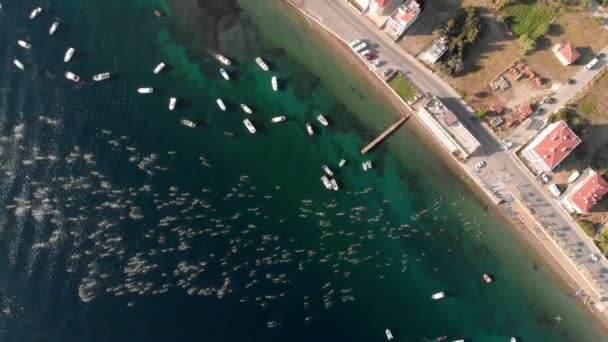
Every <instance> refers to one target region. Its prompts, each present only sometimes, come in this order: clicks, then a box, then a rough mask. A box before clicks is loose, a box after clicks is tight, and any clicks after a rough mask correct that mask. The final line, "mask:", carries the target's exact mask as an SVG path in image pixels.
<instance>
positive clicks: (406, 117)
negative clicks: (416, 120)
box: [361, 113, 412, 154]
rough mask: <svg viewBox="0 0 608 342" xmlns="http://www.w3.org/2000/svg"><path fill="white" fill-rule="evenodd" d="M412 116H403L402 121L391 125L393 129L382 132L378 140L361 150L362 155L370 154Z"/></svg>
mask: <svg viewBox="0 0 608 342" xmlns="http://www.w3.org/2000/svg"><path fill="white" fill-rule="evenodd" d="M410 116H412V114H411V113H410V114H407V115H406V116H403V117H402V118H401V119H399V120H398V121H397V122H395V123H394V124H392V125H391V127H389V128H387V129H386V130H385V131H384V132H382V134H380V135H379V136H378V137H377V138H376V139H374V140H373V141H372V142H370V143H369V144H367V146H365V147H364V148H363V149H362V150H361V154H366V153H367V152H369V151H370V150H371V149H373V148H374V147H376V145H378V144H379V143H380V142H381V141H382V140H384V138H386V137H388V136H389V135H390V134H391V133H393V132H394V131H395V130H396V129H397V128H399V126H401V124H403V123H404V122H406V121H407V119H409V118H410Z"/></svg>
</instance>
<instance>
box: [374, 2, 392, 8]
mask: <svg viewBox="0 0 608 342" xmlns="http://www.w3.org/2000/svg"><path fill="white" fill-rule="evenodd" d="M389 2H391V0H376V3H377V4H378V6H380V7H384V6H386V5H388V3H389Z"/></svg>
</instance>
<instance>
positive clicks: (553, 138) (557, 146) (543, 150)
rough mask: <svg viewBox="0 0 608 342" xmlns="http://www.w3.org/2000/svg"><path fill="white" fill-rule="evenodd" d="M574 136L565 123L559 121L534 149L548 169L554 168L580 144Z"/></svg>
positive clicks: (579, 140)
mask: <svg viewBox="0 0 608 342" xmlns="http://www.w3.org/2000/svg"><path fill="white" fill-rule="evenodd" d="M580 142H581V139H579V137H578V136H576V134H574V132H573V131H572V130H571V129H570V127H568V125H567V124H566V122H565V121H559V122H558V124H557V125H555V126H554V128H553V130H552V131H551V132H550V133H549V134H547V136H546V137H545V138H544V139H543V140H542V141H541V142H540V143H539V144H538V145H536V147H535V148H534V151H536V153H538V155H539V156H540V157H541V158H542V159H543V161H544V162H545V164H547V165H548V166H549V168H551V169H553V168H555V167H556V166H557V165H558V164H559V163H560V162H561V161H562V160H564V158H566V156H568V154H570V152H571V151H572V150H573V149H574V148H575V147H576V146H577V145H578V144H580Z"/></svg>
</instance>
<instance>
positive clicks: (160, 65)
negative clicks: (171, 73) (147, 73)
mask: <svg viewBox="0 0 608 342" xmlns="http://www.w3.org/2000/svg"><path fill="white" fill-rule="evenodd" d="M164 68H165V63H163V62H160V63H158V65H157V66H156V67H155V68H154V70H152V72H153V73H154V74H155V75H156V74H158V73H159V72H161V71H162V70H163V69H164Z"/></svg>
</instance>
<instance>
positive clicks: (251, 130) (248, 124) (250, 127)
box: [243, 119, 256, 134]
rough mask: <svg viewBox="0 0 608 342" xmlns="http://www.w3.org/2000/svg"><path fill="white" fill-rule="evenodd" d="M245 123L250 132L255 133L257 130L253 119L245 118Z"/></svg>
mask: <svg viewBox="0 0 608 342" xmlns="http://www.w3.org/2000/svg"><path fill="white" fill-rule="evenodd" d="M243 123H244V124H245V127H247V130H248V131H249V133H251V134H254V133H255V132H256V130H255V127H253V124H252V123H251V121H249V119H245V120H243Z"/></svg>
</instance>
